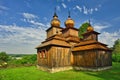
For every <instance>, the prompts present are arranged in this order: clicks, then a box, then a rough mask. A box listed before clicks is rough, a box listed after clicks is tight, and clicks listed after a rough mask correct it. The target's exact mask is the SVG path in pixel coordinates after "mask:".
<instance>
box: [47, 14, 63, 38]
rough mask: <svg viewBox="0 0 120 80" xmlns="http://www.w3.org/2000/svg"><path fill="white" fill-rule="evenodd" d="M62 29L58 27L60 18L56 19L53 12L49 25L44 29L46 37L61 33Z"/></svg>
mask: <svg viewBox="0 0 120 80" xmlns="http://www.w3.org/2000/svg"><path fill="white" fill-rule="evenodd" d="M62 29H63V28H62V27H60V20H59V19H58V16H57V14H56V12H54V16H53V19H52V20H51V27H50V28H48V29H47V30H46V32H47V38H50V37H52V36H54V35H56V34H61V30H62Z"/></svg>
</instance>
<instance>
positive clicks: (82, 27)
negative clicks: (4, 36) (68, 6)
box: [78, 22, 89, 38]
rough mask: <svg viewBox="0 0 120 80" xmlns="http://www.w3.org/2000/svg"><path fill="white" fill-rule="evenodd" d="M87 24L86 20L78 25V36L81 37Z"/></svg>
mask: <svg viewBox="0 0 120 80" xmlns="http://www.w3.org/2000/svg"><path fill="white" fill-rule="evenodd" d="M88 26H89V23H88V22H85V23H83V24H82V25H81V26H80V28H79V32H78V35H79V38H83V36H82V34H83V33H85V32H86V31H87V27H88Z"/></svg>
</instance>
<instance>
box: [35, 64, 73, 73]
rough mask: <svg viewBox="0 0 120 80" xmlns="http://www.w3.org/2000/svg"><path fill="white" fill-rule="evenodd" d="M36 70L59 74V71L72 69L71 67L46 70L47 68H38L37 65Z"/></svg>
mask: <svg viewBox="0 0 120 80" xmlns="http://www.w3.org/2000/svg"><path fill="white" fill-rule="evenodd" d="M37 68H38V69H40V70H42V71H48V72H50V73H55V72H59V71H66V70H71V69H73V67H72V66H66V67H55V68H54V67H53V68H48V67H43V66H39V65H37Z"/></svg>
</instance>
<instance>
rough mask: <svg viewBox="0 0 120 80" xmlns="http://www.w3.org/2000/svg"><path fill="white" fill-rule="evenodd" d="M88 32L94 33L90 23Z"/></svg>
mask: <svg viewBox="0 0 120 80" xmlns="http://www.w3.org/2000/svg"><path fill="white" fill-rule="evenodd" d="M87 31H88V32H92V31H94V28H93V27H92V26H91V24H90V23H89V26H88V27H87Z"/></svg>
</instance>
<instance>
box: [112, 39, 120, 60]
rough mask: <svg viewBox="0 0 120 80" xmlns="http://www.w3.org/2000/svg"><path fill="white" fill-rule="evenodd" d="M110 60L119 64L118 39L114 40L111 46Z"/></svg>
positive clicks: (119, 41) (119, 43) (119, 42)
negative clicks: (111, 54)
mask: <svg viewBox="0 0 120 80" xmlns="http://www.w3.org/2000/svg"><path fill="white" fill-rule="evenodd" d="M112 53H113V56H112V59H113V61H115V62H120V39H118V40H116V41H115V43H114V45H113V52H112Z"/></svg>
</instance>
